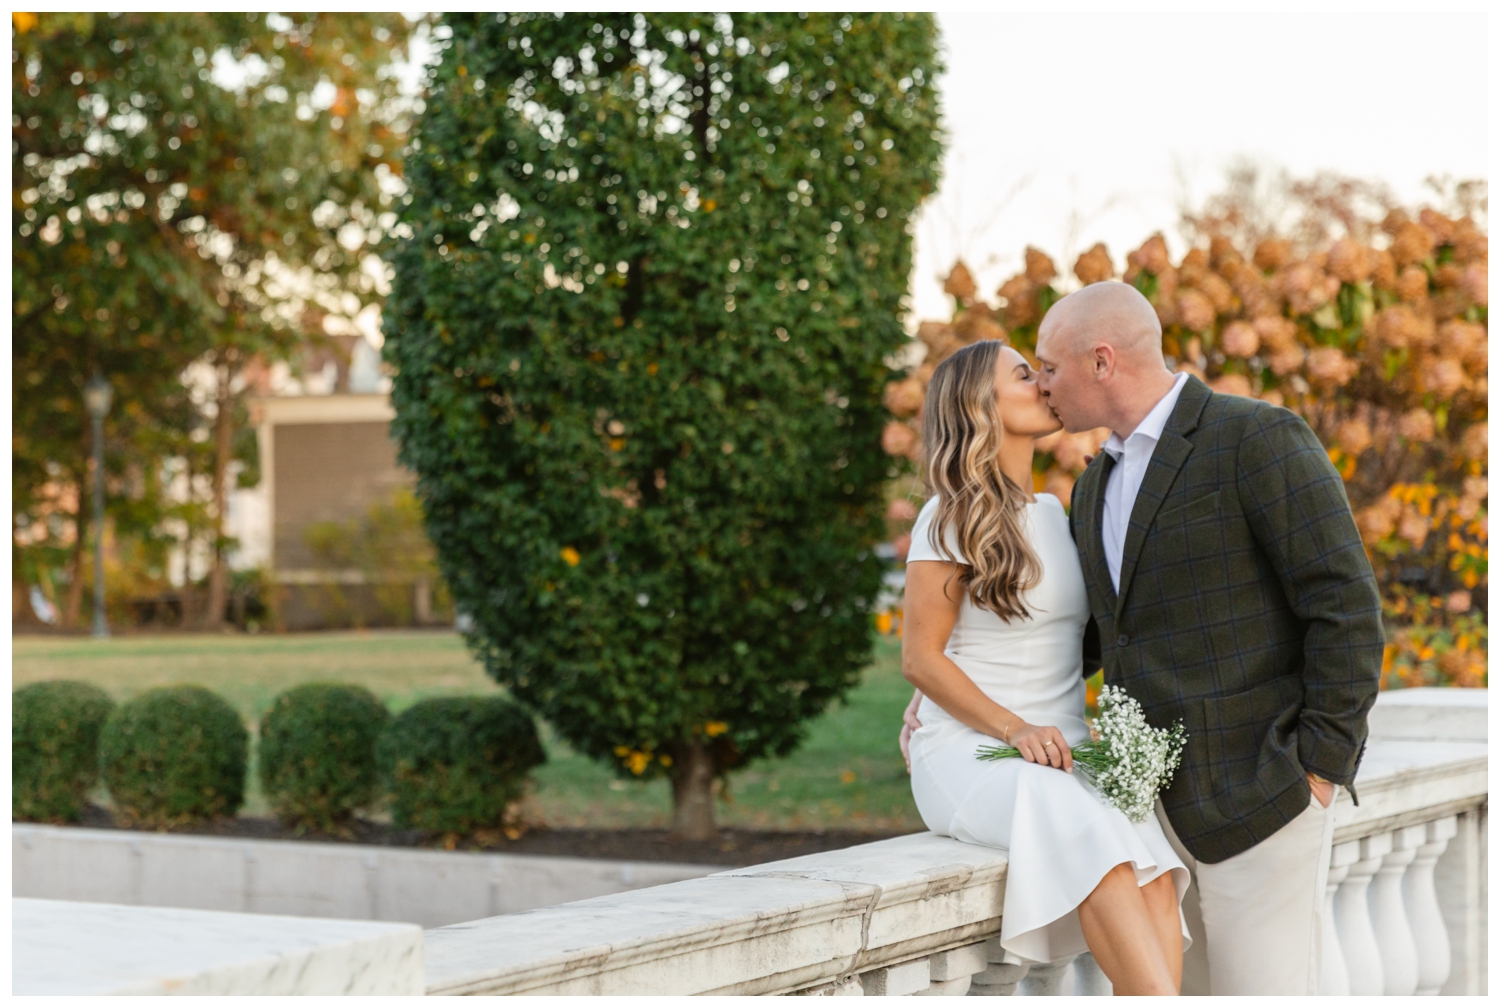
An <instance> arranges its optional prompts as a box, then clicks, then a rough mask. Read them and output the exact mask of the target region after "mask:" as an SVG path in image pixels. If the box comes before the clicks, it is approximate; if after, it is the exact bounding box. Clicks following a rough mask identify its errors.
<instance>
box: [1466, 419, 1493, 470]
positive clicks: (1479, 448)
mask: <svg viewBox="0 0 1500 1008" xmlns="http://www.w3.org/2000/svg"><path fill="white" fill-rule="evenodd" d="M1461 443H1462V445H1463V450H1464V457H1465V458H1471V459H1474V460H1476V461H1480V462H1482V461H1484V460H1485V459H1487V458H1489V454H1490V426H1489V424H1486V423H1477V424H1471V425H1470V426H1469V429H1468V430H1466V431H1464V436H1463V441H1462V442H1461Z"/></svg>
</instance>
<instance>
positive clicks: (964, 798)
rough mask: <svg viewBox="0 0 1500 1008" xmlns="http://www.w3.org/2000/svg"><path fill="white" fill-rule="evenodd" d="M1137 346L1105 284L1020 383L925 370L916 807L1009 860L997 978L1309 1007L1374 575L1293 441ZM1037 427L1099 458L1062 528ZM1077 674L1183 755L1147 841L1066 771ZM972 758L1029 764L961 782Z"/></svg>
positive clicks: (1344, 511) (1353, 734)
mask: <svg viewBox="0 0 1500 1008" xmlns="http://www.w3.org/2000/svg"><path fill="white" fill-rule="evenodd" d="M1161 341H1162V330H1161V324H1160V322H1159V320H1158V318H1157V315H1156V311H1155V309H1153V308H1152V306H1151V304H1150V302H1148V301H1147V300H1146V299H1145V298H1144V297H1143V296H1142V295H1141V294H1140V293H1139V292H1138V291H1137V290H1136V289H1135V288H1134V287H1131V286H1129V285H1128V284H1123V283H1118V282H1113V281H1111V282H1106V283H1098V284H1093V285H1090V286H1088V287H1084V288H1083V289H1081V290H1079V291H1077V292H1075V293H1073V294H1070V295H1068V296H1067V297H1065V298H1063V299H1062V300H1060V301H1059V302H1057V304H1055V305H1054V306H1053V307H1052V309H1051V310H1050V311H1049V312H1048V313H1047V315H1046V317H1045V318H1044V319H1043V320H1042V324H1041V328H1040V330H1039V332H1038V337H1037V345H1036V359H1037V369H1035V370H1034V369H1033V368H1032V366H1031V365H1030V364H1029V363H1028V362H1027V361H1026V359H1025V358H1024V357H1022V355H1021V354H1020V353H1018V352H1017V351H1016V350H1014V349H1012V348H1011V347H1008V346H1006V345H1005V344H1004V343H1003V342H1001V341H985V342H980V343H975V344H972V345H970V346H967V347H964V348H963V349H961V350H959V351H958V352H957V353H955V354H953V355H952V356H951V357H948V358H947V359H946V360H944V361H943V362H942V363H941V364H939V365H938V366H937V368H936V370H935V371H934V372H933V375H932V380H931V383H930V385H929V388H928V393H927V401H926V406H925V407H924V414H923V421H922V426H923V431H924V445H923V449H924V463H925V477H926V480H927V483H928V486H929V488H930V490H931V491H932V495H931V497H930V499H929V500H928V501H927V503H926V505H925V506H924V507H923V508H922V511H921V513H920V514H919V515H918V517H917V522H916V526H915V527H914V528H913V530H912V544H911V551H910V553H909V555H908V558H907V566H906V603H905V614H904V629H903V643H902V670H903V672H904V674H905V676H906V678H907V679H908V680H909V681H910V682H911V683H912V685H913V686H915V687H916V693H915V695H914V696H913V698H912V704H911V706H910V707H909V708H908V709H907V714H906V719H905V721H906V724H905V727H904V728H903V729H902V735H901V743H902V750H903V753H904V754H906V755H907V758H908V766H909V768H910V771H911V779H912V793H913V796H914V797H915V799H916V804H917V809H918V811H919V812H920V813H921V816H922V821H923V822H924V823H926V824H927V827H928V828H929V829H930V830H932V831H933V832H934V833H937V834H939V835H942V836H948V837H952V838H954V839H956V840H960V841H964V842H967V843H976V844H984V845H986V846H990V847H1002V848H1006V849H1007V850H1008V851H1009V858H1010V867H1009V871H1008V876H1007V882H1006V891H1005V904H1004V913H1003V917H1002V920H1001V933H1000V945H1001V947H1002V948H1003V949H1004V951H1005V961H1006V962H1013V963H1028V962H1032V963H1037V962H1052V961H1056V960H1058V959H1063V958H1066V957H1068V956H1072V955H1077V954H1079V953H1082V952H1083V951H1084V950H1085V949H1087V950H1088V951H1090V952H1092V953H1093V955H1094V958H1095V960H1096V961H1097V962H1098V964H1099V967H1100V969H1102V970H1103V972H1104V974H1105V975H1106V976H1107V977H1108V978H1109V979H1110V981H1111V982H1112V983H1113V985H1114V991H1115V993H1116V994H1177V993H1179V992H1185V993H1196V994H1210V993H1212V994H1299V995H1303V994H1316V993H1317V982H1318V971H1319V962H1318V957H1319V940H1320V937H1321V919H1320V918H1321V914H1322V912H1323V902H1324V899H1323V895H1324V888H1325V886H1326V879H1327V871H1328V867H1327V866H1328V858H1329V851H1330V847H1331V844H1332V840H1333V807H1334V803H1335V800H1336V798H1337V793H1338V789H1339V788H1340V787H1344V788H1347V787H1349V786H1350V785H1351V784H1352V783H1353V780H1354V776H1355V771H1356V769H1357V768H1358V766H1359V760H1360V756H1361V755H1362V753H1363V751H1364V740H1365V736H1366V723H1365V722H1366V718H1367V716H1368V713H1369V710H1370V707H1371V705H1372V704H1373V703H1374V701H1375V695H1376V692H1377V689H1378V685H1379V677H1380V666H1381V658H1382V651H1383V647H1384V643H1385V641H1384V634H1383V631H1382V626H1381V619H1380V601H1379V596H1378V593H1377V589H1376V584H1375V577H1374V574H1373V572H1372V571H1371V569H1370V563H1369V559H1368V558H1367V556H1366V555H1365V550H1364V546H1363V544H1362V542H1361V540H1360V536H1359V533H1358V531H1357V529H1356V528H1355V524H1354V518H1353V515H1352V514H1351V512H1350V509H1349V502H1348V498H1347V497H1346V496H1345V493H1344V486H1343V481H1342V480H1341V478H1340V477H1339V474H1338V472H1337V471H1336V470H1335V469H1334V468H1333V465H1332V464H1331V463H1330V462H1329V459H1328V455H1327V453H1326V452H1325V450H1324V449H1323V446H1322V445H1321V444H1320V443H1319V442H1318V439H1317V437H1316V436H1314V434H1313V432H1312V431H1311V430H1310V429H1309V428H1308V426H1307V424H1306V423H1304V422H1303V421H1302V419H1301V418H1300V417H1298V416H1297V415H1296V414H1294V413H1292V412H1290V411H1289V410H1286V409H1282V408H1280V407H1277V406H1273V405H1271V404H1269V403H1265V402H1261V401H1259V400H1256V399H1248V398H1243V397H1240V396H1233V395H1225V394H1221V393H1216V392H1213V391H1211V390H1210V389H1209V388H1208V387H1207V386H1206V385H1204V384H1203V383H1202V382H1201V381H1199V380H1198V379H1197V378H1196V377H1193V376H1192V375H1189V374H1186V373H1178V374H1173V373H1172V372H1171V371H1169V370H1168V369H1167V365H1166V361H1165V358H1164V357H1163V354H1162V345H1161ZM1060 427H1062V428H1065V429H1066V430H1068V431H1086V430H1092V429H1094V428H1097V427H1108V428H1110V430H1111V431H1112V433H1111V435H1110V437H1109V440H1108V441H1107V442H1106V443H1105V444H1104V446H1103V449H1102V450H1101V451H1100V452H1099V454H1098V455H1097V456H1096V457H1095V458H1094V459H1093V460H1092V461H1091V462H1090V463H1089V465H1088V467H1087V468H1086V469H1085V470H1084V472H1083V475H1082V476H1081V477H1079V479H1078V482H1077V484H1076V485H1075V486H1074V489H1073V495H1072V507H1071V509H1070V510H1069V511H1064V509H1063V505H1062V503H1061V502H1060V501H1059V500H1058V499H1057V498H1056V497H1054V496H1052V495H1050V494H1042V493H1036V494H1034V493H1033V492H1032V486H1033V482H1032V456H1033V454H1034V452H1035V444H1036V440H1037V439H1038V438H1040V437H1044V436H1046V435H1048V434H1052V433H1054V432H1055V431H1057V430H1058V429H1059V428H1060ZM1100 667H1102V668H1103V670H1104V681H1105V683H1106V684H1108V685H1111V686H1117V687H1121V688H1123V689H1124V690H1125V691H1126V693H1127V694H1128V695H1129V696H1130V697H1132V698H1134V699H1135V700H1136V701H1138V702H1139V703H1140V705H1141V707H1142V708H1143V709H1144V711H1145V714H1146V717H1147V720H1148V721H1149V722H1150V723H1151V724H1152V725H1153V726H1155V727H1157V728H1161V727H1165V726H1167V725H1170V724H1173V723H1175V722H1177V721H1181V722H1182V724H1183V725H1184V726H1185V728H1186V730H1187V744H1186V748H1185V749H1184V750H1183V753H1182V762H1181V766H1180V768H1179V769H1178V771H1177V773H1176V775H1175V777H1174V778H1173V779H1172V781H1171V783H1170V784H1169V786H1167V787H1166V789H1165V790H1163V791H1162V792H1161V793H1160V795H1159V798H1158V800H1157V803H1156V809H1155V812H1156V814H1155V816H1154V817H1151V816H1148V817H1147V818H1146V820H1145V821H1144V822H1139V823H1136V822H1131V821H1130V820H1129V819H1127V818H1126V817H1125V815H1124V814H1123V813H1121V812H1120V811H1118V810H1117V809H1115V808H1112V807H1110V806H1109V805H1107V804H1105V802H1104V801H1103V800H1102V799H1101V798H1100V796H1099V794H1098V792H1096V791H1095V790H1094V789H1093V788H1092V786H1091V785H1090V784H1089V782H1088V781H1087V780H1085V779H1084V777H1083V775H1081V774H1074V773H1073V772H1072V770H1073V762H1072V753H1071V749H1070V747H1071V746H1074V745H1077V744H1079V743H1081V742H1083V741H1086V740H1087V739H1088V738H1089V725H1088V724H1087V722H1086V721H1085V720H1084V695H1085V685H1084V679H1085V678H1086V677H1087V676H1089V675H1091V674H1092V673H1093V672H1094V671H1096V670H1097V669H1099V668H1100ZM996 740H999V741H1000V742H1001V743H1003V744H1004V745H1007V746H1012V747H1014V748H1015V749H1017V750H1019V752H1020V755H1021V756H1024V757H1025V758H1024V759H1004V760H998V761H994V762H986V761H981V760H980V759H978V758H976V755H975V753H976V750H977V749H978V748H979V747H980V746H982V745H993V744H994V743H995V741H996ZM1185 956H1186V970H1184V957H1185ZM1184 972H1186V974H1187V979H1186V982H1185V981H1184ZM1184 987H1185V988H1186V990H1185V991H1184Z"/></svg>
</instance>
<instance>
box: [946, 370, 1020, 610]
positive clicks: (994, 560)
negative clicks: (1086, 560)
mask: <svg viewBox="0 0 1500 1008" xmlns="http://www.w3.org/2000/svg"><path fill="white" fill-rule="evenodd" d="M1004 347H1005V343H1004V342H1003V341H1001V340H983V341H981V342H978V343H973V344H971V345H969V346H966V347H964V348H963V349H961V350H959V351H958V352H956V353H954V354H953V355H952V356H951V357H949V358H947V359H946V360H944V361H943V362H942V363H941V364H939V365H938V366H937V369H936V370H935V371H933V373H932V381H931V382H930V383H929V384H928V387H927V402H926V404H925V405H924V406H923V413H922V439H923V461H924V464H925V469H926V472H925V476H926V479H927V485H928V488H929V489H930V490H931V491H932V492H933V493H935V494H937V496H938V506H937V515H936V516H935V517H936V520H935V521H933V523H932V531H931V535H932V545H933V548H934V549H936V550H937V551H938V554H939V555H940V556H946V557H949V559H954V558H953V556H952V553H951V552H950V551H949V550H948V548H947V539H948V530H949V529H950V528H951V529H952V530H953V532H954V538H955V539H956V540H957V544H958V548H959V550H960V551H961V552H962V553H963V555H964V557H965V559H967V560H968V563H966V564H959V574H958V579H959V584H960V585H962V586H963V589H964V591H966V592H967V593H968V595H969V597H970V599H972V600H973V602H974V604H975V605H976V606H978V607H980V608H981V609H989V610H990V611H992V612H994V613H995V614H996V615H997V616H999V617H1000V618H1001V619H1003V620H1007V621H1009V620H1015V619H1022V618H1029V617H1030V616H1031V613H1030V612H1029V611H1028V610H1027V608H1026V605H1025V603H1024V602H1023V601H1022V600H1021V597H1022V595H1023V594H1024V593H1025V592H1026V591H1028V590H1029V589H1031V588H1034V587H1035V586H1036V584H1037V583H1038V582H1039V581H1040V580H1041V576H1042V565H1041V561H1039V560H1038V559H1037V556H1036V553H1035V552H1034V551H1033V550H1032V548H1031V544H1030V543H1029V542H1028V541H1027V539H1026V535H1025V532H1024V531H1023V530H1022V528H1021V521H1022V508H1023V507H1024V506H1025V503H1026V499H1025V494H1024V493H1023V492H1022V490H1021V488H1020V487H1018V486H1016V484H1015V483H1014V482H1013V481H1012V480H1011V479H1010V478H1009V477H1008V476H1006V475H1005V473H1003V472H1001V471H1000V443H1001V441H1002V439H1003V438H1004V436H1005V428H1004V425H1003V424H1002V423H1001V420H1000V406H999V403H998V401H997V399H996V396H995V369H996V364H997V362H998V361H999V358H1000V351H1001V350H1002V349H1003V348H1004Z"/></svg>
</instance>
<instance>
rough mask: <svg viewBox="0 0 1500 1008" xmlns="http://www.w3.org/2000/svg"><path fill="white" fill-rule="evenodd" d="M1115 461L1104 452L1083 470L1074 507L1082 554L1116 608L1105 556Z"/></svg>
mask: <svg viewBox="0 0 1500 1008" xmlns="http://www.w3.org/2000/svg"><path fill="white" fill-rule="evenodd" d="M1114 466H1115V460H1114V459H1113V458H1112V457H1111V456H1110V454H1109V452H1106V451H1100V452H1099V457H1098V458H1096V459H1094V461H1093V462H1092V463H1091V464H1090V465H1089V467H1088V468H1087V469H1085V470H1084V471H1083V475H1081V476H1080V477H1079V478H1078V484H1077V486H1076V487H1075V489H1074V496H1073V506H1074V507H1075V508H1078V509H1079V511H1078V523H1077V526H1076V527H1077V529H1078V537H1079V543H1078V555H1079V557H1080V558H1081V559H1082V562H1083V567H1084V570H1085V571H1086V572H1088V574H1089V576H1090V578H1091V580H1092V581H1093V583H1094V585H1095V586H1096V587H1097V588H1098V589H1099V594H1100V595H1101V596H1102V597H1103V598H1104V604H1105V607H1106V608H1108V609H1111V610H1112V609H1114V607H1115V586H1114V584H1112V583H1111V582H1110V579H1109V561H1108V560H1106V559H1105V557H1104V488H1105V487H1106V486H1107V485H1108V484H1109V471H1110V470H1111V469H1113V468H1114Z"/></svg>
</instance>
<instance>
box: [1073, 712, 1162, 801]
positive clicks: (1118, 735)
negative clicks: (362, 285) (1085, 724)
mask: <svg viewBox="0 0 1500 1008" xmlns="http://www.w3.org/2000/svg"><path fill="white" fill-rule="evenodd" d="M1093 735H1094V740H1093V741H1092V742H1086V743H1084V744H1083V745H1082V746H1079V747H1077V748H1076V749H1075V750H1074V752H1075V753H1077V752H1078V749H1089V750H1093V751H1092V752H1090V753H1089V754H1088V756H1089V757H1092V758H1084V759H1082V760H1080V762H1082V763H1084V764H1085V765H1086V766H1087V768H1088V771H1089V773H1088V776H1089V779H1090V781H1091V782H1092V783H1093V785H1094V788H1095V790H1097V791H1098V792H1099V795H1100V797H1101V798H1103V799H1104V802H1105V804H1107V805H1110V806H1112V807H1113V808H1117V809H1119V810H1120V811H1121V812H1123V813H1124V814H1125V816H1126V818H1128V819H1129V820H1130V821H1131V822H1143V821H1144V820H1145V818H1146V817H1147V816H1148V815H1150V814H1151V811H1152V809H1153V808H1154V807H1155V805H1156V793H1157V792H1158V791H1160V790H1161V789H1162V788H1164V787H1166V786H1167V784H1168V783H1169V782H1170V781H1171V779H1172V774H1173V773H1174V772H1175V771H1176V770H1177V765H1178V764H1179V763H1180V762H1181V760H1182V747H1183V745H1184V744H1185V743H1186V742H1187V732H1186V731H1185V730H1184V729H1183V727H1182V722H1180V721H1179V722H1178V723H1177V724H1175V725H1173V726H1172V727H1171V728H1170V729H1167V728H1152V727H1151V726H1150V725H1149V724H1147V723H1146V715H1145V712H1144V711H1142V710H1141V705H1140V704H1139V703H1138V702H1137V701H1136V700H1135V698H1134V697H1131V696H1129V695H1127V694H1126V692H1125V691H1124V690H1123V689H1120V688H1119V687H1118V686H1105V687H1104V688H1103V690H1101V691H1100V693H1099V716H1098V718H1096V719H1095V720H1094V732H1093ZM1080 755H1081V754H1080Z"/></svg>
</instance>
